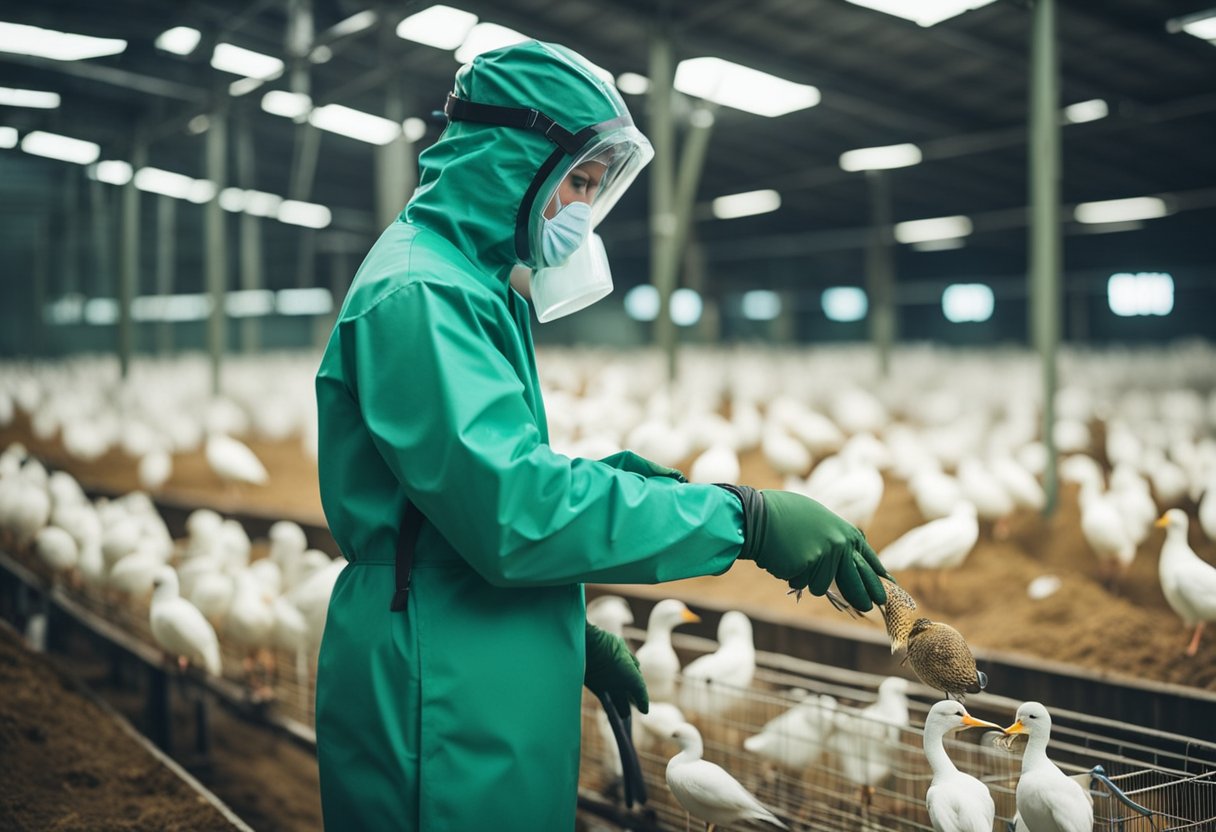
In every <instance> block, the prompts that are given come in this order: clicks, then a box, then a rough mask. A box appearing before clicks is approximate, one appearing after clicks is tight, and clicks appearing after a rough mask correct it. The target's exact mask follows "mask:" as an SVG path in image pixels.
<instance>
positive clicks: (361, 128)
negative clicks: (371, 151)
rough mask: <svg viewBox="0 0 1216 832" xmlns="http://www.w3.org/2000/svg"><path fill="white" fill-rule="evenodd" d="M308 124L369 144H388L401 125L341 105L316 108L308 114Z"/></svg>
mask: <svg viewBox="0 0 1216 832" xmlns="http://www.w3.org/2000/svg"><path fill="white" fill-rule="evenodd" d="M308 123H309V124H311V125H312V126H314V127H319V128H321V129H322V130H328V131H329V132H331V133H338V134H339V135H342V136H349V137H350V138H352V139H358V140H359V141H361V142H368V143H369V144H388V143H389V142H391V141H393V140H394V139H396V138H397V137H398V136H400V135H401V125H400V124H399V123H397V122H395V121H393V120H392V119H387V118H381V117H380V116H374V115H372V114H371V113H364V112H361V111H360V110H352V109H351V108H350V107H344V106H342V105H341V104H326V105H325V106H324V107H317V108H316V109H315V110H313V111H312V112H311V113H309V114H308Z"/></svg>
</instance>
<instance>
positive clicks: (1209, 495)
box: [1199, 478, 1216, 543]
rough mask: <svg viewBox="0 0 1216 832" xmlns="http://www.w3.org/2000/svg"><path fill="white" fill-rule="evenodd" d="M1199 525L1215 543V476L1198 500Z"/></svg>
mask: <svg viewBox="0 0 1216 832" xmlns="http://www.w3.org/2000/svg"><path fill="white" fill-rule="evenodd" d="M1199 525H1200V527H1201V528H1202V529H1203V533H1204V534H1205V535H1207V537H1208V540H1210V541H1212V542H1213V543H1216V478H1213V482H1211V483H1209V484H1208V486H1207V489H1206V490H1205V491H1204V493H1203V499H1202V500H1201V501H1200V502H1199Z"/></svg>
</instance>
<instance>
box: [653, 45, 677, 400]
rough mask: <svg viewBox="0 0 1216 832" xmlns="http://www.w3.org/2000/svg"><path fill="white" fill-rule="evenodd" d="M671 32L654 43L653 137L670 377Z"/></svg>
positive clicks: (656, 252) (663, 337)
mask: <svg viewBox="0 0 1216 832" xmlns="http://www.w3.org/2000/svg"><path fill="white" fill-rule="evenodd" d="M672 52H673V50H672V45H671V36H670V34H669V33H668V32H666V31H663V32H660V33H659V34H656V35H655V36H654V38H653V40H651V42H650V99H649V105H650V141H651V143H652V144H653V145H654V160H653V161H652V162H651V163H650V282H651V283H652V284H654V287H655V288H656V289H658V292H659V317H658V318H656V319H655V334H656V335H657V337H658V344H659V349H660V350H662V351H663V354H664V355H665V356H666V357H667V378H668V381H669V382H674V381H675V376H676V325H675V324H674V323H673V322H672V320H671V293H672V292H673V291H674V290H675V288H676V287H675V283H676V273H675V269H674V268H671V267H669V266H668V265H667V264H668V263H670V262H671V260H672V256H671V254H670V253H669V251H670V249H671V248H672V247H674V245H675V236H676V217H675V210H674V202H675V182H674V175H673V166H674V161H675V160H674V158H673V156H674V153H675V122H674V119H673V117H672V112H671V97H672V81H673V79H674V77H675V67H674V66H673V63H674V59H673V56H672Z"/></svg>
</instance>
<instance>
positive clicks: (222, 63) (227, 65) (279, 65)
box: [211, 43, 283, 80]
mask: <svg viewBox="0 0 1216 832" xmlns="http://www.w3.org/2000/svg"><path fill="white" fill-rule="evenodd" d="M211 66H213V67H214V68H216V69H218V70H219V71H220V72H231V73H232V74H233V75H241V76H243V77H245V78H260V79H262V80H265V79H268V78H271V77H273V76H276V75H278V74H279V73H281V72H282V71H283V62H282V61H280V60H279V59H278V58H273V57H271V56H270V55H263V54H262V53H261V52H254V51H253V50H251V49H243V48H241V47H239V46H235V45H233V44H231V43H217V44H216V45H215V50H214V51H213V52H212V53H211Z"/></svg>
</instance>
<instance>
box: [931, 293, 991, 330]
mask: <svg viewBox="0 0 1216 832" xmlns="http://www.w3.org/2000/svg"><path fill="white" fill-rule="evenodd" d="M995 306H996V301H995V299H994V297H993V295H992V289H991V288H990V287H988V286H985V285H984V284H983V283H955V284H952V285H950V286H947V287H946V291H944V292H942V314H944V315H945V316H946V320H948V321H949V322H950V323H952V324H961V323H982V322H983V321H986V320H988V319H989V318H991V317H992V310H993V308H994V307H995Z"/></svg>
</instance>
